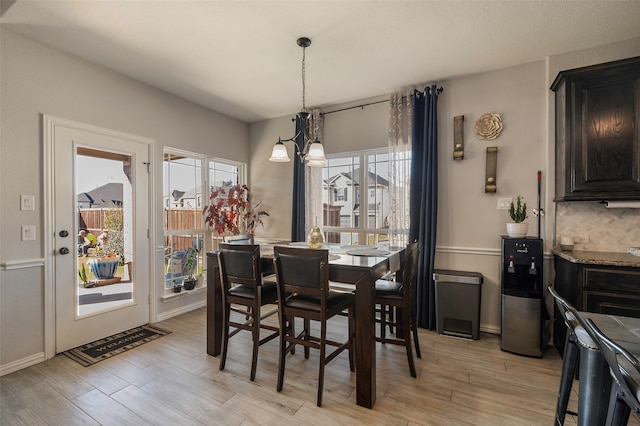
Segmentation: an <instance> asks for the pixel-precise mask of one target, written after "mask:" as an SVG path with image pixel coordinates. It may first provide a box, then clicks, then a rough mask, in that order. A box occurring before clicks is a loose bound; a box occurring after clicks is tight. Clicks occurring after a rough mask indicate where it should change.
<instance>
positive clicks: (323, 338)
mask: <svg viewBox="0 0 640 426" xmlns="http://www.w3.org/2000/svg"><path fill="white" fill-rule="evenodd" d="M305 321H306V320H305ZM326 346H327V324H326V321H321V323H320V368H319V369H318V407H321V406H322V391H323V389H324V366H325V364H326V363H327V360H326ZM307 349H308V348H307V347H305V350H307Z"/></svg>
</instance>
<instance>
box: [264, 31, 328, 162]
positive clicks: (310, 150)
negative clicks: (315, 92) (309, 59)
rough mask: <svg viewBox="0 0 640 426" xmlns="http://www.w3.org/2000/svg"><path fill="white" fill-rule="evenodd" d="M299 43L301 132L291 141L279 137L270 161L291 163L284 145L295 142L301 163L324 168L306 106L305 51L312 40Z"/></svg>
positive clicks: (323, 158)
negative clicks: (300, 53)
mask: <svg viewBox="0 0 640 426" xmlns="http://www.w3.org/2000/svg"><path fill="white" fill-rule="evenodd" d="M297 43H298V46H300V47H302V109H301V110H300V112H299V113H298V114H296V118H297V119H298V120H300V130H299V131H298V133H297V134H296V135H295V136H294V137H292V138H289V139H282V138H280V137H278V142H276V144H275V145H274V146H273V151H272V152H271V158H269V161H274V162H278V163H284V162H288V161H291V159H290V158H289V155H288V154H287V147H286V146H285V144H284V143H285V142H293V144H294V145H295V149H296V154H297V155H298V157H300V161H306V162H307V165H308V166H310V167H323V166H324V165H325V163H326V158H325V156H324V148H323V147H322V143H321V142H320V140H319V139H318V138H314V139H313V140H312V139H311V137H310V136H309V110H307V107H306V105H305V101H306V99H305V91H306V84H305V50H306V48H307V47H309V46H310V45H311V40H310V39H308V38H307V37H300V38H299V39H298V41H297ZM300 136H302V140H301V141H299V140H298V139H299V138H300Z"/></svg>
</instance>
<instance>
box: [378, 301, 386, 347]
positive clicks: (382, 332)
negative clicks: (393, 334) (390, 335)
mask: <svg viewBox="0 0 640 426" xmlns="http://www.w3.org/2000/svg"><path fill="white" fill-rule="evenodd" d="M380 337H381V338H382V344H383V345H384V339H386V337H387V305H380Z"/></svg>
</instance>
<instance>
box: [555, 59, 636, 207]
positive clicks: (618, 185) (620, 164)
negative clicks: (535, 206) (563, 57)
mask: <svg viewBox="0 0 640 426" xmlns="http://www.w3.org/2000/svg"><path fill="white" fill-rule="evenodd" d="M551 90H553V91H554V92H555V95H556V196H555V201H563V200H566V201H569V200H604V199H606V200H616V199H618V200H621V199H622V200H640V126H639V124H640V57H635V58H630V59H624V60H621V61H615V62H608V63H605V64H600V65H594V66H589V67H584V68H577V69H573V70H568V71H562V72H560V73H559V74H558V76H557V77H556V79H555V81H554V82H553V85H552V86H551Z"/></svg>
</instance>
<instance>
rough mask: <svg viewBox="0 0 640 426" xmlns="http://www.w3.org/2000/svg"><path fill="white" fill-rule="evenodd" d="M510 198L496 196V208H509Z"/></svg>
mask: <svg viewBox="0 0 640 426" xmlns="http://www.w3.org/2000/svg"><path fill="white" fill-rule="evenodd" d="M510 205H511V198H498V210H509V206H510Z"/></svg>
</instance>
